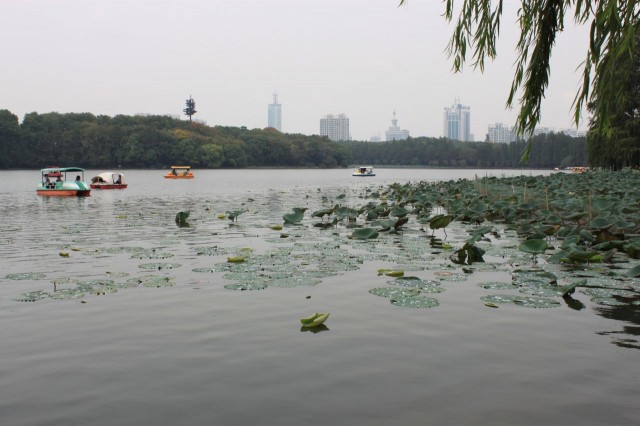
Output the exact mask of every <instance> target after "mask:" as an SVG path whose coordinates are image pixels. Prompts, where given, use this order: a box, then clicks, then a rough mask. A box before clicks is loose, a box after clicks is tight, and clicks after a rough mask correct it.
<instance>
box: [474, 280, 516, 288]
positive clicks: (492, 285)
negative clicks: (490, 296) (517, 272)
mask: <svg viewBox="0 0 640 426" xmlns="http://www.w3.org/2000/svg"><path fill="white" fill-rule="evenodd" d="M478 287H482V288H484V289H486V290H515V289H517V288H518V286H517V285H514V284H513V283H505V282H500V281H491V282H486V283H480V284H478Z"/></svg>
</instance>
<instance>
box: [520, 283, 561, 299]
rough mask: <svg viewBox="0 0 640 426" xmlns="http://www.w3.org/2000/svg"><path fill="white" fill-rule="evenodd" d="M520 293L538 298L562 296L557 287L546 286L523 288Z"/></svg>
mask: <svg viewBox="0 0 640 426" xmlns="http://www.w3.org/2000/svg"><path fill="white" fill-rule="evenodd" d="M519 291H520V293H523V294H527V295H529V296H536V297H556V296H560V294H559V292H560V290H559V289H558V287H556V286H551V285H544V286H539V287H522V288H520V290H519Z"/></svg>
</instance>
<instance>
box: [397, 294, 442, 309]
mask: <svg viewBox="0 0 640 426" xmlns="http://www.w3.org/2000/svg"><path fill="white" fill-rule="evenodd" d="M391 304H392V305H395V306H400V307H402V308H433V307H435V306H438V305H439V304H440V303H439V302H438V300H437V299H434V298H432V297H425V296H415V297H403V298H399V299H396V298H393V299H391Z"/></svg>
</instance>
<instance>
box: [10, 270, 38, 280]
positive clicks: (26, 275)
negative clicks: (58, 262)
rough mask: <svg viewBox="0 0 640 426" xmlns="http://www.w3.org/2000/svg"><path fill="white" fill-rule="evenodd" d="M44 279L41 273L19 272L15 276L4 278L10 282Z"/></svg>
mask: <svg viewBox="0 0 640 426" xmlns="http://www.w3.org/2000/svg"><path fill="white" fill-rule="evenodd" d="M44 277H46V274H44V273H43V272H19V273H17V274H8V275H7V276H6V277H5V278H7V279H10V280H19V281H22V280H41V279H43V278H44Z"/></svg>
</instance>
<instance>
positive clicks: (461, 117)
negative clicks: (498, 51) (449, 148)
mask: <svg viewBox="0 0 640 426" xmlns="http://www.w3.org/2000/svg"><path fill="white" fill-rule="evenodd" d="M444 137H445V138H449V139H455V140H459V141H464V142H468V141H471V140H472V139H473V135H472V134H471V109H470V108H469V107H468V106H464V105H462V104H461V103H460V100H459V99H456V101H455V103H454V104H453V106H451V108H445V109H444Z"/></svg>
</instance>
